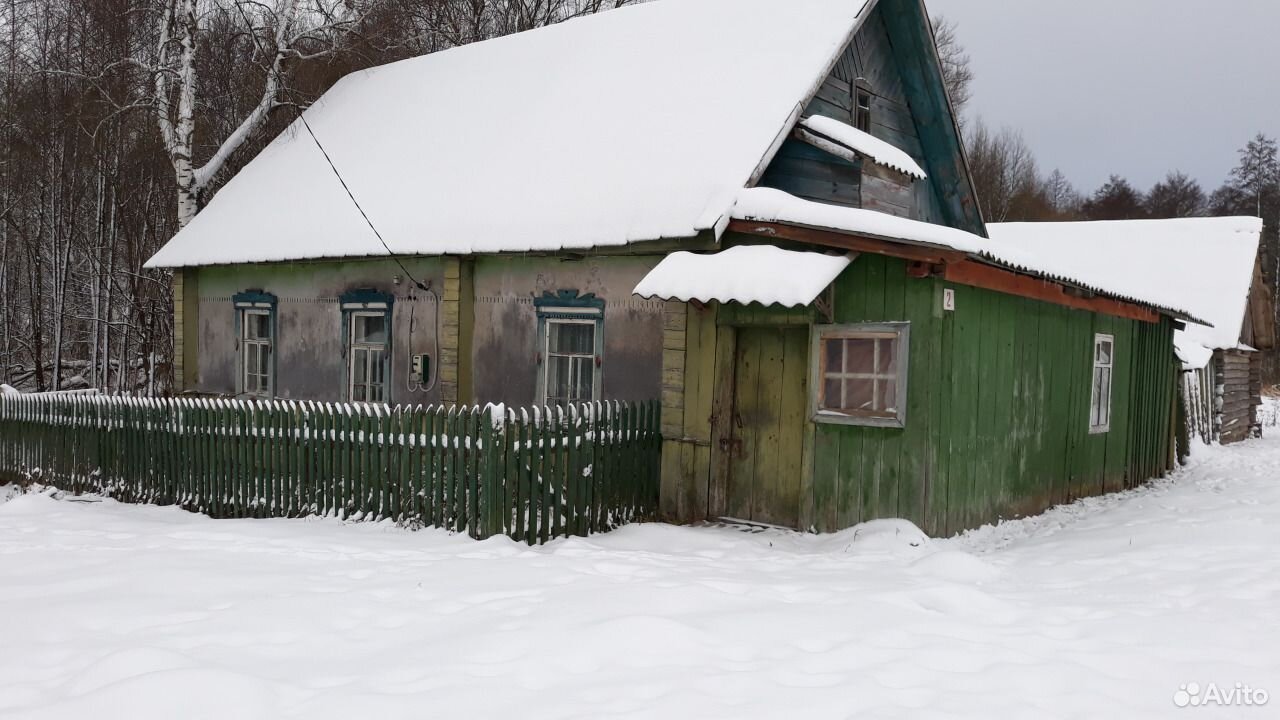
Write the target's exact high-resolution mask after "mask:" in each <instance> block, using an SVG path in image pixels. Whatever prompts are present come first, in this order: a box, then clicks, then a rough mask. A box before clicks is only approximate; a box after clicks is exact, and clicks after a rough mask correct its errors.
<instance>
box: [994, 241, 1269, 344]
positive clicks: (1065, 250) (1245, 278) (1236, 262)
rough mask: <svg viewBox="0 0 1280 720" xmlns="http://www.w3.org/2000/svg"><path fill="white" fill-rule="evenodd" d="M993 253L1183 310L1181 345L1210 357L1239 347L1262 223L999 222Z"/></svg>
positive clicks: (1018, 262) (1132, 296)
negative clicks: (1201, 350) (1208, 352)
mask: <svg viewBox="0 0 1280 720" xmlns="http://www.w3.org/2000/svg"><path fill="white" fill-rule="evenodd" d="M987 231H988V232H989V233H990V235H991V241H992V243H993V246H994V248H995V249H994V251H993V252H995V254H996V255H998V256H999V257H1000V258H1001V259H1002V260H1004V261H1005V262H1009V263H1011V264H1014V265H1018V266H1026V267H1031V266H1033V265H1034V266H1036V267H1039V268H1051V269H1052V272H1054V273H1055V274H1058V275H1061V276H1063V277H1070V278H1074V279H1075V280H1077V281H1078V282H1081V283H1083V284H1085V285H1087V286H1090V287H1095V288H1099V289H1101V290H1102V291H1104V292H1107V293H1108V294H1112V295H1117V296H1125V297H1131V298H1135V299H1139V300H1142V301H1144V302H1147V303H1148V304H1152V305H1156V306H1159V307H1165V308H1181V309H1183V310H1184V311H1185V312H1186V313H1187V314H1188V315H1190V316H1192V317H1193V318H1195V319H1198V320H1203V321H1204V323H1189V324H1188V325H1187V328H1186V330H1185V331H1183V335H1184V336H1185V339H1184V342H1195V343H1199V344H1201V345H1203V346H1204V347H1205V348H1208V349H1209V350H1219V349H1229V348H1234V347H1237V346H1238V345H1239V343H1240V331H1241V326H1242V325H1243V322H1244V315H1245V309H1246V308H1247V306H1248V302H1249V289H1250V287H1251V285H1252V282H1253V268H1254V263H1255V262H1256V260H1257V255H1258V243H1259V241H1260V239H1261V236H1262V220H1260V219H1258V218H1250V217H1225V218H1181V219H1175V220H1117V221H1103V222H1066V223H1002V224H991V225H988V226H987Z"/></svg>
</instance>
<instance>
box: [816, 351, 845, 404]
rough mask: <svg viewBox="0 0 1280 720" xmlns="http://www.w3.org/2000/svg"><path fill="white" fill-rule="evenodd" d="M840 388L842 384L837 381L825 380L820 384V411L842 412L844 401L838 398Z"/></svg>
mask: <svg viewBox="0 0 1280 720" xmlns="http://www.w3.org/2000/svg"><path fill="white" fill-rule="evenodd" d="M833 344H834V343H833ZM841 387H843V384H842V383H841V382H840V381H839V380H827V381H825V382H823V383H822V407H821V409H823V410H844V400H843V399H842V398H841V397H840V388H841Z"/></svg>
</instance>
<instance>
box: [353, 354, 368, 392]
mask: <svg viewBox="0 0 1280 720" xmlns="http://www.w3.org/2000/svg"><path fill="white" fill-rule="evenodd" d="M351 377H352V382H353V384H359V385H363V384H364V383H366V382H368V379H369V351H368V350H362V349H360V348H354V349H352V351H351Z"/></svg>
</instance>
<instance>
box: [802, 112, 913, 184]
mask: <svg viewBox="0 0 1280 720" xmlns="http://www.w3.org/2000/svg"><path fill="white" fill-rule="evenodd" d="M800 130H801V133H802V137H804V140H805V142H808V143H810V144H813V145H815V146H817V147H820V148H822V149H823V150H826V151H827V152H832V153H833V154H835V155H840V154H841V153H839V152H836V151H835V150H836V148H831V147H826V146H827V145H830V144H831V143H835V144H836V145H837V146H843V147H845V148H848V149H850V150H852V151H854V152H855V153H857V154H859V155H862V156H863V157H866V158H869V159H870V160H871V161H872V162H874V163H876V164H877V165H883V166H885V167H887V168H890V169H893V170H897V171H898V172H900V173H904V174H907V175H910V176H911V177H913V178H916V179H917V180H924V179H925V178H927V177H929V176H928V175H927V174H925V171H924V168H922V167H920V164H919V163H917V162H916V161H915V160H914V159H913V158H912V157H911V156H910V155H908V154H907V153H906V152H905V151H903V150H901V149H899V148H896V147H894V146H892V145H890V144H889V143H887V142H885V141H884V140H881V139H880V138H878V137H874V136H872V135H870V134H868V133H865V132H863V131H861V130H859V129H858V128H856V127H854V126H852V125H850V124H848V123H843V122H840V121H839V120H833V119H832V118H829V117H823V116H821V115H813V116H811V117H807V118H805V119H803V120H801V121H800Z"/></svg>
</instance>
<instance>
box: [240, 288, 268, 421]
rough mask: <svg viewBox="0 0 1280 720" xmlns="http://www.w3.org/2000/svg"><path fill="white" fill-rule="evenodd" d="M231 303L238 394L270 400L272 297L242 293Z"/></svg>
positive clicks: (264, 294) (265, 294)
mask: <svg viewBox="0 0 1280 720" xmlns="http://www.w3.org/2000/svg"><path fill="white" fill-rule="evenodd" d="M232 302H233V303H234V304H235V309H236V344H237V346H238V347H237V350H238V355H239V358H238V362H239V367H240V373H239V378H238V385H239V388H238V389H239V391H240V394H242V395H247V396H249V397H255V398H263V399H269V398H272V397H274V396H275V375H276V356H275V339H276V297H275V296H274V295H270V294H267V293H263V292H256V291H255V292H245V293H239V294H237V295H235V296H234V297H233V298H232Z"/></svg>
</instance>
